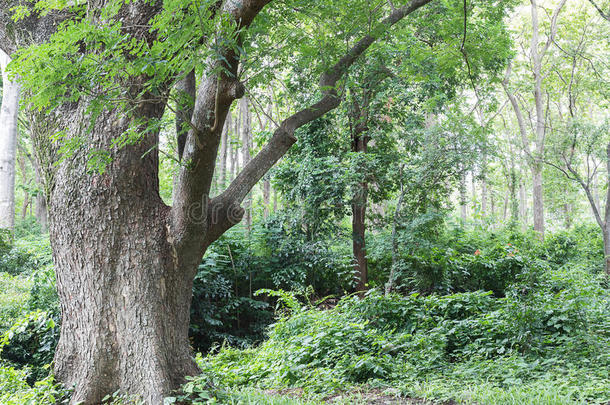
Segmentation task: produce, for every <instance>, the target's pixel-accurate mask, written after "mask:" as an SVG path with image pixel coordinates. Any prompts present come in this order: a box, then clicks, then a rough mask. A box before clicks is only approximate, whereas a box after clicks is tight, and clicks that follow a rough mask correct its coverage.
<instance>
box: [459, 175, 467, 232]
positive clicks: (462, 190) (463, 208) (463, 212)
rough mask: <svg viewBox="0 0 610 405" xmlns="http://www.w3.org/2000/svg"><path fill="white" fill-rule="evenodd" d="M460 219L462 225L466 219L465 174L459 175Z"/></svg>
mask: <svg viewBox="0 0 610 405" xmlns="http://www.w3.org/2000/svg"><path fill="white" fill-rule="evenodd" d="M460 219H461V220H462V225H464V224H465V223H466V220H467V219H468V202H467V197H466V174H465V173H462V174H461V175H460Z"/></svg>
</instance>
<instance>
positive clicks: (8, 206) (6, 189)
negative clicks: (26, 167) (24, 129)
mask: <svg viewBox="0 0 610 405" xmlns="http://www.w3.org/2000/svg"><path fill="white" fill-rule="evenodd" d="M9 61H10V59H9V57H8V55H6V54H5V53H4V52H2V51H1V50H0V69H1V70H2V106H1V107H0V229H2V228H4V229H13V227H14V225H15V159H16V153H17V116H18V114H19V84H18V83H17V82H16V81H11V80H10V79H9V75H8V72H7V65H8V63H9Z"/></svg>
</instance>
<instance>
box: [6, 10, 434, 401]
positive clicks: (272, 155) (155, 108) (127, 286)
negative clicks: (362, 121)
mask: <svg viewBox="0 0 610 405" xmlns="http://www.w3.org/2000/svg"><path fill="white" fill-rule="evenodd" d="M430 1H431V0H412V1H410V2H408V3H407V4H404V5H397V6H394V5H393V4H391V3H390V4H389V5H388V6H387V7H380V8H378V9H376V11H375V13H371V14H370V15H367V16H366V18H365V21H366V19H368V18H369V17H371V16H372V17H375V19H376V20H377V19H380V22H378V23H372V25H368V24H366V23H363V24H362V25H361V26H360V27H361V28H360V29H358V30H356V31H355V33H354V30H344V33H345V34H344V35H346V36H347V37H348V38H340V40H339V41H337V43H340V44H341V47H343V46H344V45H343V44H344V43H345V42H344V39H349V42H350V43H351V46H350V47H349V49H348V50H347V52H345V53H342V52H339V51H338V48H339V47H334V48H332V47H331V48H329V50H328V52H327V53H326V54H325V55H323V56H324V57H325V58H324V59H325V60H326V59H327V60H328V61H327V62H328V63H326V64H324V65H322V66H318V68H317V71H316V72H315V73H316V74H318V75H319V76H320V81H319V88H318V90H317V91H312V92H311V94H310V96H309V98H310V100H313V101H311V103H310V104H309V105H306V106H305V107H304V108H302V109H300V110H298V111H296V112H295V113H294V114H292V115H291V116H289V117H288V118H286V119H285V120H284V121H282V123H281V124H280V126H279V128H277V129H276V130H275V132H274V134H273V136H272V137H271V139H270V140H269V143H268V144H267V145H266V146H264V147H263V148H262V150H261V151H260V152H259V153H258V154H257V155H256V156H255V157H253V159H252V160H250V162H249V163H248V164H246V165H245V167H244V168H243V169H242V171H241V172H240V173H239V174H238V175H237V177H236V178H235V179H234V180H233V182H232V183H231V184H230V185H229V186H228V187H227V189H226V190H225V191H224V192H222V193H221V194H219V195H218V196H216V197H215V198H213V199H209V198H208V195H209V192H210V188H211V184H212V179H213V174H214V169H215V162H216V157H217V156H216V155H217V151H218V146H219V143H220V138H221V133H222V129H223V127H224V122H225V119H226V116H227V113H228V111H229V108H230V106H231V104H232V103H233V102H234V101H235V100H236V99H239V98H241V97H242V96H243V95H244V90H245V89H244V84H243V83H242V82H241V81H240V80H239V75H238V67H239V65H240V62H242V56H243V55H242V50H243V49H244V43H245V41H249V40H252V38H253V37H252V36H250V28H251V26H252V25H253V22H254V23H255V18H256V17H257V15H259V14H260V13H265V16H264V18H261V19H258V20H256V21H257V22H258V23H259V25H258V26H257V29H258V30H268V31H273V30H274V29H276V28H277V29H280V28H282V27H283V25H282V24H281V22H283V21H284V19H285V18H286V17H285V16H286V15H287V14H289V11H288V10H292V9H293V8H292V7H288V8H285V5H283V4H281V3H278V5H277V7H275V8H274V7H272V6H270V7H268V9H265V10H264V8H265V6H267V4H269V3H271V1H270V0H246V1H241V2H234V1H211V2H202V3H203V4H202V3H186V4H183V3H182V2H166V3H165V4H164V5H161V3H159V2H150V1H146V2H145V1H135V2H129V3H126V4H123V3H122V2H112V1H108V2H105V1H101V2H98V3H95V4H89V3H88V4H87V5H81V4H76V5H67V6H63V7H61V6H59V9H53V8H52V6H51V9H47V10H45V12H44V13H42V14H41V15H37V14H36V12H35V11H32V10H30V9H27V8H24V7H23V6H21V7H17V9H16V10H17V13H18V17H20V18H18V19H17V20H16V21H14V20H12V19H11V16H10V15H9V12H8V10H11V9H13V7H15V6H18V4H16V3H15V2H13V1H10V0H2V1H0V10H2V11H0V48H2V49H4V50H5V51H7V52H9V53H13V52H14V51H15V50H16V49H17V47H18V46H20V47H22V46H25V45H27V44H30V43H32V46H30V47H26V48H23V49H22V50H21V51H20V52H19V54H18V57H17V58H18V61H19V62H18V66H17V71H18V72H19V74H20V76H21V77H22V78H23V81H24V84H25V86H26V87H27V89H28V92H29V95H30V96H31V99H32V100H33V103H34V104H35V105H36V106H37V107H38V108H45V109H46V110H47V111H48V115H47V117H46V119H47V120H49V121H52V122H53V123H54V124H55V126H56V128H57V130H56V131H55V133H47V134H46V136H42V137H40V138H39V139H36V140H35V144H36V147H37V150H38V151H39V152H43V151H44V152H46V154H43V153H39V154H38V155H39V156H40V158H41V160H42V161H41V167H42V168H43V170H44V171H45V177H47V178H50V179H51V184H50V186H49V205H50V207H49V208H50V228H49V229H50V236H51V240H52V241H53V242H52V244H53V252H54V260H55V266H56V273H57V286H58V292H59V296H60V300H61V310H62V325H61V338H60V341H59V345H58V347H57V351H56V356H55V372H56V376H57V378H58V379H59V380H60V381H62V382H63V383H65V384H66V385H67V386H73V387H74V394H73V396H72V403H76V402H79V401H82V402H84V403H99V402H101V399H102V398H103V397H104V396H105V395H106V394H108V393H112V392H114V391H116V390H120V391H122V392H124V393H129V394H135V395H139V396H141V397H142V398H143V399H144V400H145V401H146V402H147V403H155V404H157V403H161V401H162V397H163V396H164V395H166V394H168V393H169V392H170V391H171V390H173V389H176V388H177V387H178V386H179V384H180V383H182V382H183V381H184V377H185V376H186V375H192V374H195V373H197V367H196V365H195V363H194V361H193V359H192V353H191V349H190V347H189V341H188V324H189V307H190V299H191V287H192V283H193V277H194V275H195V272H196V269H197V266H198V264H199V263H200V261H201V258H202V256H203V254H204V253H205V251H206V249H207V247H208V246H209V245H210V244H211V243H212V242H213V241H215V240H216V239H217V238H218V237H219V236H221V235H222V234H223V233H224V232H225V231H226V230H228V229H229V228H231V227H232V226H234V225H235V224H236V223H238V222H239V221H240V220H241V218H242V217H243V215H244V209H243V208H241V207H240V203H241V202H242V201H243V200H244V198H245V197H246V196H247V194H248V193H249V191H250V190H251V189H252V187H253V186H254V185H255V184H256V183H257V182H258V181H259V180H260V179H261V178H262V177H263V176H264V174H265V173H266V172H267V171H268V170H269V169H270V168H271V167H272V166H273V165H274V164H275V163H276V162H277V161H278V160H279V159H280V158H281V157H282V156H283V155H284V154H285V153H286V151H287V150H288V149H289V148H290V147H291V146H292V145H293V144H294V143H295V141H296V137H295V131H297V130H298V129H299V128H300V127H302V126H303V125H305V124H307V123H310V122H312V121H314V120H316V119H317V118H320V117H321V116H323V115H324V114H326V113H327V112H329V111H331V110H333V109H334V108H336V107H337V106H338V105H339V103H340V95H339V89H338V84H339V83H340V80H341V79H342V77H343V76H344V74H345V72H346V70H347V69H348V68H349V67H350V66H351V65H353V63H354V62H355V61H356V60H357V59H359V58H361V57H362V56H363V55H364V54H365V52H366V50H367V49H368V48H369V47H370V46H371V44H373V43H374V42H375V41H376V40H378V39H379V38H380V37H382V36H384V35H386V33H387V31H388V29H389V28H390V27H391V26H393V25H395V24H396V23H398V22H399V21H401V20H403V19H404V18H405V17H407V16H408V15H410V14H411V13H413V12H414V11H415V10H417V9H419V8H420V7H422V6H424V5H425V4H427V3H429V2H430ZM295 3H299V2H298V1H296V0H295ZM355 3H358V4H355ZM365 3H367V2H360V1H358V2H349V4H346V8H345V13H346V15H348V16H349V15H351V14H350V13H352V12H353V11H357V12H359V11H360V10H362V9H363V7H364V6H366V4H365ZM45 4H48V3H45ZM296 5H297V4H293V6H296ZM303 5H307V7H308V8H311V7H314V6H315V7H318V8H320V10H322V11H325V12H327V13H328V9H325V7H326V6H329V5H330V6H333V7H331V8H332V9H333V12H334V11H335V10H336V8H334V7H335V5H336V4H335V2H324V1H323V2H317V3H316V4H315V5H311V4H310V3H309V2H305V3H304V4H303ZM41 7H42V8H43V9H44V7H45V6H44V5H41ZM295 8H296V7H295ZM381 12H385V13H387V17H380V14H381ZM355 16H356V17H358V14H356V15H355ZM346 21H348V22H349V23H350V24H351V23H353V19H352V20H350V19H346ZM373 21H375V20H373ZM267 22H273V25H269V24H268V23H267ZM334 23H335V22H334V21H333V24H334ZM255 26H256V23H255ZM56 27H59V28H56ZM369 28H370V29H369ZM56 30H57V31H56ZM289 30H291V31H293V32H294V29H293V27H292V26H291V27H290V28H289ZM256 32H261V31H256ZM53 33H54V34H53ZM92 33H94V34H95V35H90V34H92ZM284 33H285V31H284ZM52 34H53V35H52ZM51 35H52V36H51ZM252 35H253V36H255V33H252ZM356 35H357V36H356ZM262 40H264V38H263V39H262ZM41 43H44V46H40V44H41ZM202 54H203V55H204V56H205V57H206V58H207V60H206V63H205V69H204V72H203V74H202V76H201V80H200V81H199V85H198V88H197V91H196V93H195V94H196V97H195V99H194V100H192V101H191V102H192V106H193V107H192V108H193V112H192V115H191V117H190V123H188V121H189V120H187V121H186V122H187V124H188V127H189V130H188V133H187V135H186V140H185V142H184V145H185V146H184V150H183V153H182V155H181V156H179V158H181V161H182V162H183V164H182V166H181V168H180V172H179V174H178V179H177V183H176V189H175V191H174V198H173V200H174V201H173V206H172V207H168V206H166V205H165V204H164V203H163V202H162V200H161V198H160V197H159V184H158V175H157V173H158V162H159V158H158V152H157V150H156V145H157V143H158V132H159V122H160V120H161V117H162V115H163V113H164V110H165V108H166V106H167V107H169V104H168V102H167V101H168V98H169V97H170V89H171V88H172V86H173V84H174V83H175V82H176V81H179V80H181V79H183V78H184V75H185V74H184V73H182V72H191V71H192V70H193V68H195V66H196V65H198V64H199V63H200V58H201V55H202ZM187 93H188V92H187ZM189 104H190V103H189ZM187 107H188V106H186V105H179V106H178V107H177V108H178V109H179V111H180V113H181V115H189V114H185V111H188V108H187ZM51 135H53V137H54V138H55V139H58V140H60V142H55V143H52V142H51V139H50V136H51ZM51 152H52V153H51ZM45 156H46V157H45Z"/></svg>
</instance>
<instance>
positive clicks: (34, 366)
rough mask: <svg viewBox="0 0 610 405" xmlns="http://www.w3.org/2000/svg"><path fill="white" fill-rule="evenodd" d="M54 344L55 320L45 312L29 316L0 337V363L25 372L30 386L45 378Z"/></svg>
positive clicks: (56, 331) (55, 341)
mask: <svg viewBox="0 0 610 405" xmlns="http://www.w3.org/2000/svg"><path fill="white" fill-rule="evenodd" d="M58 340H59V328H58V327H57V319H53V317H52V316H50V315H49V314H48V313H46V312H42V311H35V312H30V313H29V314H27V315H25V316H23V317H22V318H20V319H18V320H17V322H16V323H15V324H14V325H13V326H12V327H11V328H10V329H9V330H7V331H6V332H4V333H3V335H2V338H1V340H0V359H1V360H2V361H4V362H8V363H10V364H11V365H13V366H14V367H17V368H29V369H30V370H31V372H30V373H29V375H28V382H29V383H30V384H33V383H34V382H35V381H38V380H40V379H42V378H44V377H46V376H48V374H49V364H50V363H51V362H52V361H53V355H54V353H55V347H56V346H57V341H58Z"/></svg>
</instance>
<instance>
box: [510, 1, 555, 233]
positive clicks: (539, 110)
mask: <svg viewBox="0 0 610 405" xmlns="http://www.w3.org/2000/svg"><path fill="white" fill-rule="evenodd" d="M530 2H531V7H530V11H531V26H532V37H531V42H530V48H529V55H528V59H529V61H528V62H529V68H530V70H531V73H532V76H533V96H534V106H535V118H536V121H535V130H534V148H533V150H532V146H531V141H530V138H529V134H528V131H527V127H526V123H525V118H524V117H523V113H522V111H521V107H520V105H519V102H518V100H517V96H516V95H515V94H513V92H512V91H511V90H510V89H509V87H508V83H509V78H510V75H511V67H512V66H511V65H509V67H508V69H507V70H506V76H505V78H504V81H503V82H502V85H503V86H504V91H505V92H506V95H507V97H508V99H509V100H510V103H511V105H512V107H513V110H514V112H515V116H516V118H517V122H518V124H519V133H520V135H521V139H522V141H523V150H524V151H525V152H526V154H527V155H528V162H529V165H530V169H531V172H532V186H533V193H532V194H533V201H534V230H535V231H536V232H538V234H539V235H540V237H541V238H544V200H543V193H542V186H543V185H542V166H543V156H544V143H545V137H546V121H547V115H546V113H545V108H544V91H543V78H544V72H543V61H544V57H545V55H546V54H547V52H548V50H549V47H550V46H551V45H552V44H553V41H554V40H555V35H556V34H557V18H558V17H559V13H560V12H561V9H562V8H563V6H564V5H565V3H566V0H561V1H560V2H559V4H558V5H557V6H556V7H555V9H554V11H553V15H552V17H551V22H550V32H549V34H548V36H547V40H546V42H545V43H544V45H543V46H542V49H539V48H540V39H539V37H540V32H539V31H540V28H539V22H538V3H537V1H536V0H530ZM547 97H548V95H547Z"/></svg>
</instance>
